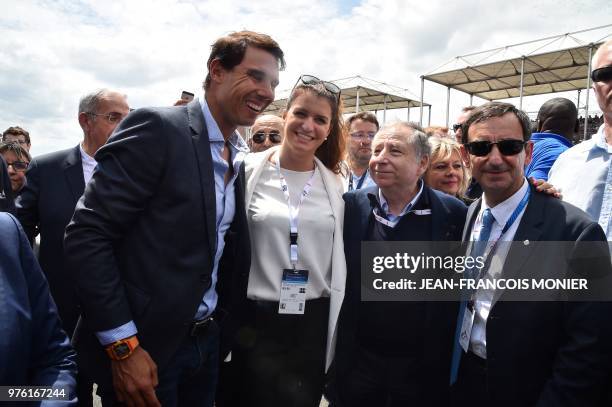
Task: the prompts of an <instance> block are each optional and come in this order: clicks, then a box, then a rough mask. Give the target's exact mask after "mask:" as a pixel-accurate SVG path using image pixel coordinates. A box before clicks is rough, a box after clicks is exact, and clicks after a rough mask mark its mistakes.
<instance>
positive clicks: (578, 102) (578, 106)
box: [576, 89, 582, 116]
mask: <svg viewBox="0 0 612 407" xmlns="http://www.w3.org/2000/svg"><path fill="white" fill-rule="evenodd" d="M580 92H582V89H578V101H577V102H576V107H577V108H578V115H579V116H580Z"/></svg>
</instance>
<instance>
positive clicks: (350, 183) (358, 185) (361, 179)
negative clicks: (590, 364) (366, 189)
mask: <svg viewBox="0 0 612 407" xmlns="http://www.w3.org/2000/svg"><path fill="white" fill-rule="evenodd" d="M349 171H350V173H351V174H350V175H349V187H348V190H349V191H352V190H353V179H354V178H355V177H353V171H351V170H349ZM369 172H370V170H369V169H367V170H366V172H364V173H363V175H362V176H361V178H359V181H358V182H357V187H356V188H355V189H361V187H362V186H363V182H364V181H365V179H366V177H367V176H368V173H369Z"/></svg>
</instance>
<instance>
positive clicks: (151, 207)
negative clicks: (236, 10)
mask: <svg viewBox="0 0 612 407" xmlns="http://www.w3.org/2000/svg"><path fill="white" fill-rule="evenodd" d="M284 66H285V59H284V53H283V51H282V49H281V48H280V46H279V44H278V43H277V42H276V41H275V40H274V39H272V38H271V37H269V36H268V35H266V34H260V33H255V32H251V31H240V32H235V33H231V34H228V35H226V36H224V37H221V38H219V39H217V40H216V41H215V43H214V44H213V45H212V50H211V53H210V55H209V58H208V61H207V69H208V74H207V76H206V78H205V81H204V83H203V87H202V91H201V94H200V95H197V97H196V98H194V99H193V100H192V101H189V102H187V101H183V102H180V103H178V102H177V103H176V104H175V106H168V107H159V108H141V109H136V110H133V111H131V109H130V107H129V104H128V100H127V96H126V95H124V94H123V93H121V92H119V91H116V90H109V89H101V90H97V91H93V92H91V93H88V94H86V95H85V96H83V97H82V98H81V100H80V102H79V106H78V122H79V125H80V127H81V129H82V132H83V140H82V141H81V142H80V143H79V144H78V145H77V146H75V147H73V148H70V149H67V150H62V151H57V152H54V153H50V154H46V155H42V156H37V157H31V156H30V153H29V150H30V146H31V139H30V134H29V133H28V132H27V131H26V130H24V129H23V128H21V127H18V126H14V127H9V128H8V129H7V130H6V131H5V132H4V133H3V134H2V144H0V157H1V159H0V164H1V166H0V210H1V211H2V212H6V213H0V236H1V238H0V246H1V247H0V289H1V290H0V306H1V308H2V315H3V316H2V318H1V319H0V320H1V321H3V322H2V324H3V328H4V332H5V333H4V334H3V335H4V339H3V340H2V341H0V385H3V386H26V385H31V386H49V387H54V388H62V389H65V390H66V395H65V397H64V398H63V399H62V400H46V401H43V402H42V405H45V406H52V405H81V406H91V405H92V403H93V400H92V390H93V388H94V384H95V385H96V386H97V387H96V388H97V390H96V392H97V394H98V395H99V396H100V397H101V400H102V405H103V406H104V407H108V406H120V405H127V406H160V405H161V406H190V407H191V406H213V405H216V406H219V407H224V406H229V407H233V406H262V407H263V406H284V407H285V406H295V407H302V406H304V407H317V406H319V403H320V401H321V398H322V396H325V397H326V398H327V399H328V401H329V403H330V405H331V406H333V407H354V406H385V407H395V406H457V407H463V406H490V405H494V406H508V407H510V406H512V407H516V406H533V405H538V406H581V407H582V406H609V405H611V404H612V391H610V388H611V386H612V296H610V297H609V298H603V299H602V298H598V299H594V298H582V300H581V301H567V300H566V298H565V297H564V296H563V295H562V294H561V293H559V294H555V295H552V294H551V297H550V298H547V301H520V302H516V301H510V300H507V298H505V296H506V295H509V294H508V293H507V292H506V291H503V290H501V291H500V290H495V289H491V288H490V287H489V288H479V289H475V290H472V291H469V292H467V293H466V292H464V293H463V294H464V295H463V296H462V297H461V298H458V299H457V300H454V301H364V300H363V299H362V294H363V289H364V286H363V280H362V277H363V275H362V268H363V264H362V263H363V259H364V256H365V249H364V242H389V243H385V244H391V243H392V242H466V244H467V245H466V246H459V247H460V249H459V250H463V252H462V254H463V255H470V256H473V257H477V256H482V257H483V258H485V259H486V262H485V266H484V267H482V268H481V269H479V270H476V271H474V270H469V271H466V274H465V276H464V277H465V278H468V279H472V280H474V281H479V280H482V279H496V278H499V277H500V276H503V277H504V278H506V277H509V276H514V275H518V274H520V273H521V271H524V270H533V269H537V270H538V275H541V276H544V277H546V278H548V279H564V278H566V277H567V276H568V275H571V273H578V274H579V275H582V276H584V277H585V278H587V277H589V278H591V277H592V278H594V281H595V283H597V284H610V288H611V291H612V262H611V260H610V251H609V246H608V243H607V242H608V241H612V222H611V217H612V157H611V155H612V41H608V42H606V43H604V44H603V45H601V46H600V47H599V49H598V50H597V52H596V53H595V54H594V56H593V61H592V67H593V71H592V75H591V77H592V79H593V89H594V91H595V94H596V96H597V100H598V103H599V106H600V108H601V110H602V111H603V122H602V124H601V126H600V128H599V129H598V130H597V132H596V133H595V134H594V135H593V136H592V138H591V139H590V140H587V141H584V142H582V143H579V144H576V145H573V144H574V143H573V140H575V138H576V137H575V136H576V134H577V132H578V131H579V123H578V112H577V109H576V106H575V105H574V104H573V103H572V102H571V101H570V100H567V99H564V98H554V99H551V100H549V101H548V102H546V103H544V104H543V105H542V107H541V109H540V111H539V112H538V117H537V120H536V123H535V126H534V125H533V124H532V122H531V121H530V119H529V117H528V116H527V115H526V114H525V113H524V112H523V111H521V110H519V109H517V108H516V107H515V106H513V105H512V104H509V103H500V102H490V103H486V104H484V105H481V106H468V107H465V108H464V109H462V112H461V114H460V116H459V117H458V118H457V120H456V123H455V124H454V125H453V126H452V127H451V128H450V129H449V128H445V127H430V128H427V129H424V128H422V127H420V126H419V125H417V124H415V123H411V122H395V123H384V124H382V125H381V124H380V123H379V122H378V120H377V117H376V115H374V114H372V113H370V112H359V113H356V114H354V115H351V116H350V117H347V118H345V117H344V113H343V103H342V95H341V93H342V91H341V89H340V88H339V87H338V86H337V85H336V84H334V83H332V82H327V81H325V80H322V79H319V78H317V77H315V76H313V75H301V76H300V77H299V78H298V79H297V82H296V84H295V85H294V87H293V89H292V91H291V93H290V96H289V98H288V102H287V106H286V109H285V111H284V113H283V114H282V117H281V116H275V115H263V114H262V112H264V110H265V109H266V107H267V106H268V105H269V104H270V103H271V102H272V101H273V100H274V95H275V88H276V86H277V85H278V82H279V71H280V70H282V69H284ZM242 126H250V132H249V137H247V139H246V140H245V139H244V138H243V137H241V136H240V134H239V133H238V132H237V128H238V127H242ZM37 239H38V240H39V243H37ZM500 242H502V243H503V242H507V243H510V242H522V243H521V244H520V245H515V246H510V245H503V244H499V243H500ZM536 242H572V244H571V245H569V246H563V247H564V248H566V247H569V248H568V249H564V250H563V253H562V255H561V256H559V257H560V259H561V260H552V259H550V258H545V256H543V255H542V252H541V251H540V250H541V249H540V248H538V246H537V244H535V243H536ZM586 242H589V243H592V244H583V243H586ZM32 246H38V247H37V255H36V256H35V255H34V254H33V251H32ZM526 277H528V276H526Z"/></svg>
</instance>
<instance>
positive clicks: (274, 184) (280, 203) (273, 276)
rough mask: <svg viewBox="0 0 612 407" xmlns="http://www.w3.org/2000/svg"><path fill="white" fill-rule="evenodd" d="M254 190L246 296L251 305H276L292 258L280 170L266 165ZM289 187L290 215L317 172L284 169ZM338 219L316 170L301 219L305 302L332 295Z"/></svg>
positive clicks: (249, 213) (300, 264)
mask: <svg viewBox="0 0 612 407" xmlns="http://www.w3.org/2000/svg"><path fill="white" fill-rule="evenodd" d="M264 165H265V166H264V168H263V170H262V173H261V176H260V178H259V180H258V182H257V185H256V186H255V189H254V190H253V196H252V198H251V201H250V204H249V207H248V208H247V217H248V222H249V232H250V237H251V272H250V274H249V284H248V289H247V296H248V298H249V299H252V300H265V301H278V300H279V299H280V286H281V278H282V272H283V269H289V268H292V265H291V261H290V259H289V229H290V228H289V208H288V206H287V201H286V199H285V195H284V194H283V192H282V190H281V187H280V185H281V184H280V179H279V177H278V170H277V168H276V165H275V164H273V163H271V162H269V161H268V162H266V163H265V164H264ZM281 172H282V174H283V177H285V180H286V182H287V186H288V187H289V195H290V200H291V203H292V206H293V208H294V209H293V210H292V213H295V208H296V207H297V205H298V204H299V197H300V194H301V193H302V191H303V189H304V186H305V185H306V183H307V182H308V180H309V179H310V177H311V175H312V174H313V171H306V172H297V171H290V170H286V169H281ZM334 227H335V223H334V217H333V214H332V208H331V204H330V202H329V197H328V196H327V191H326V189H325V185H324V184H323V179H322V178H321V174H320V173H319V170H318V169H315V170H314V178H313V181H312V187H311V189H310V193H309V195H308V196H307V197H306V198H304V200H303V202H302V205H301V206H300V210H299V215H298V264H297V266H296V267H297V268H299V269H306V270H308V286H307V289H306V299H315V298H320V297H329V296H330V286H331V264H332V248H333V241H334Z"/></svg>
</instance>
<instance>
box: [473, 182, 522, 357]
mask: <svg viewBox="0 0 612 407" xmlns="http://www.w3.org/2000/svg"><path fill="white" fill-rule="evenodd" d="M528 188H529V183H528V182H527V180H523V185H522V186H521V187H520V188H519V190H518V191H516V192H515V193H514V194H513V195H512V196H510V198H508V199H506V200H505V201H503V202H501V203H499V204H497V205H496V206H494V207H492V208H491V207H490V206H489V205H488V204H487V197H486V194H483V200H482V204H481V205H480V212H478V216H477V217H476V220H475V221H474V226H473V227H472V234H471V239H470V240H472V241H475V240H477V238H478V235H479V234H480V229H481V228H482V216H483V213H484V211H485V210H486V209H490V210H491V214H492V215H493V217H494V218H495V221H494V222H493V226H492V228H491V235H490V236H489V243H488V245H487V248H486V250H485V254H487V253H489V254H488V255H489V256H493V257H492V258H491V261H490V266H489V268H488V270H487V273H486V275H485V276H484V277H483V278H486V279H491V280H493V279H498V278H500V277H501V274H502V272H503V266H504V263H505V261H506V257H507V256H508V251H509V250H510V244H509V243H508V244H498V245H497V247H496V249H495V251H494V252H493V253H490V250H491V247H493V245H494V244H495V242H496V241H498V240H499V241H500V242H512V241H513V240H514V235H515V234H516V230H517V229H518V226H519V224H520V223H521V219H522V218H523V214H524V213H525V208H526V206H525V208H523V210H522V211H521V212H520V213H519V214H518V216H517V217H516V220H515V221H514V223H512V226H510V228H509V229H508V231H507V232H506V233H505V234H504V235H503V236H502V234H501V233H502V230H503V228H504V226H505V225H506V223H507V222H508V219H509V218H510V216H512V213H513V212H514V211H515V210H516V208H517V207H518V206H519V204H520V203H521V200H522V199H523V197H524V196H525V194H526V193H527V190H528ZM494 295H495V291H494V290H492V289H482V290H477V291H476V293H475V294H474V314H475V315H474V324H473V326H472V334H471V336H470V350H471V351H472V352H473V353H475V354H476V355H478V356H480V357H481V358H483V359H486V358H487V335H486V333H487V318H488V317H489V311H490V310H491V306H492V305H493V297H494Z"/></svg>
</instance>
